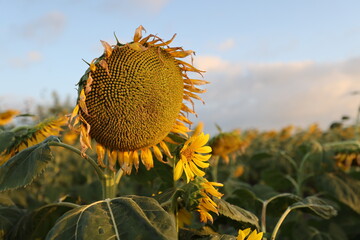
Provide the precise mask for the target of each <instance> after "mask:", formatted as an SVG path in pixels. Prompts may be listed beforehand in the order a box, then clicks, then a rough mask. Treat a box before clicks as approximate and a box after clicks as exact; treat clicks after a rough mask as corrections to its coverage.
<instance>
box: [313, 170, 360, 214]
mask: <svg viewBox="0 0 360 240" xmlns="http://www.w3.org/2000/svg"><path fill="white" fill-rule="evenodd" d="M320 180H321V181H320V185H321V188H322V189H324V190H325V191H327V192H328V193H329V196H331V197H333V198H335V199H337V200H338V201H340V202H342V203H343V204H346V205H347V206H348V207H350V208H351V209H353V210H354V211H355V212H357V213H358V214H360V181H358V180H355V179H353V178H351V177H349V176H348V175H346V174H340V173H339V174H338V175H335V174H334V173H327V174H325V175H323V176H322V177H321V178H320Z"/></svg>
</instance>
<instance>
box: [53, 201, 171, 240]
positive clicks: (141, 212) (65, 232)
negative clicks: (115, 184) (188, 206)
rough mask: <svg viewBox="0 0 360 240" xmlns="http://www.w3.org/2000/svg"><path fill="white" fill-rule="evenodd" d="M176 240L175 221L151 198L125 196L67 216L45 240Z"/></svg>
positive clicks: (71, 211) (88, 206) (80, 209)
mask: <svg viewBox="0 0 360 240" xmlns="http://www.w3.org/2000/svg"><path fill="white" fill-rule="evenodd" d="M52 239H57V240H61V239H64V240H68V239H122V240H123V239H149V240H151V239H156V240H161V239H177V232H176V227H175V223H174V220H173V218H172V217H171V216H170V215H169V214H168V213H167V212H165V210H164V209H162V208H161V206H160V205H159V203H158V202H157V201H156V200H155V199H153V198H149V197H140V196H124V197H119V198H113V199H105V200H102V201H98V202H94V203H92V204H90V205H85V206H82V207H79V208H76V209H73V210H70V211H69V212H67V213H66V214H64V215H63V216H62V217H61V218H60V219H59V220H58V221H57V223H56V224H55V225H54V227H53V228H52V229H51V230H50V232H49V233H48V235H47V236H46V240H52Z"/></svg>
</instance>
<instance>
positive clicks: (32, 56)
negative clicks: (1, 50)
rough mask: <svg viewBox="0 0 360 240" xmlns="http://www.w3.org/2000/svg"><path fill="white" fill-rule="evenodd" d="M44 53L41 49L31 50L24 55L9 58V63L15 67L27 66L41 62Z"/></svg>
mask: <svg viewBox="0 0 360 240" xmlns="http://www.w3.org/2000/svg"><path fill="white" fill-rule="evenodd" d="M42 59H43V55H42V54H41V53H40V52H39V51H29V52H27V53H26V55H25V56H23V57H13V58H10V59H9V63H10V65H11V66H12V67H14V68H26V67H29V66H30V65H31V64H34V63H37V62H40V61H41V60H42Z"/></svg>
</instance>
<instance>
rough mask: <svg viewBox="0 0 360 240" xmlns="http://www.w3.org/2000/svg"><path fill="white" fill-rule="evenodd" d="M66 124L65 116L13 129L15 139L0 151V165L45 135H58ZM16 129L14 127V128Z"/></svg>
mask: <svg viewBox="0 0 360 240" xmlns="http://www.w3.org/2000/svg"><path fill="white" fill-rule="evenodd" d="M66 124H67V118H66V117H59V118H51V119H47V120H45V121H43V122H41V123H39V124H37V125H36V126H34V127H20V128H18V130H17V131H15V135H16V141H15V142H14V143H13V144H12V146H10V147H9V148H8V149H6V150H5V151H3V152H2V153H0V165H2V164H3V163H4V162H6V161H7V160H8V159H10V158H11V157H12V156H14V155H15V154H17V153H18V152H20V151H22V150H23V149H25V148H28V147H31V146H33V145H35V144H38V143H40V142H42V141H44V140H45V139H46V138H47V137H50V136H58V135H59V134H60V132H61V131H62V127H64V126H65V125H66ZM15 130H16V129H15Z"/></svg>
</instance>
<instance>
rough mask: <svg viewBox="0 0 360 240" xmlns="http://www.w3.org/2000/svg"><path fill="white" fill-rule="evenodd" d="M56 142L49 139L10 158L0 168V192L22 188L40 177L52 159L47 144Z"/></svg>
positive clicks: (54, 138) (53, 139) (52, 138)
mask: <svg viewBox="0 0 360 240" xmlns="http://www.w3.org/2000/svg"><path fill="white" fill-rule="evenodd" d="M50 141H58V140H57V138H56V137H49V138H47V139H46V140H44V141H43V142H41V143H39V144H36V145H34V146H32V147H29V148H27V149H25V150H23V151H21V152H20V153H18V154H16V155H15V156H13V157H12V158H10V159H9V160H8V161H7V162H5V163H4V164H3V165H1V166H0V191H4V190H8V189H14V188H19V187H24V186H26V185H28V184H30V183H31V182H32V181H33V180H34V178H35V177H37V176H38V175H40V174H41V173H42V172H43V171H44V170H45V168H46V166H47V164H48V163H49V161H51V160H52V159H53V156H52V154H51V149H50V147H49V146H48V144H47V143H48V142H50Z"/></svg>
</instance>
